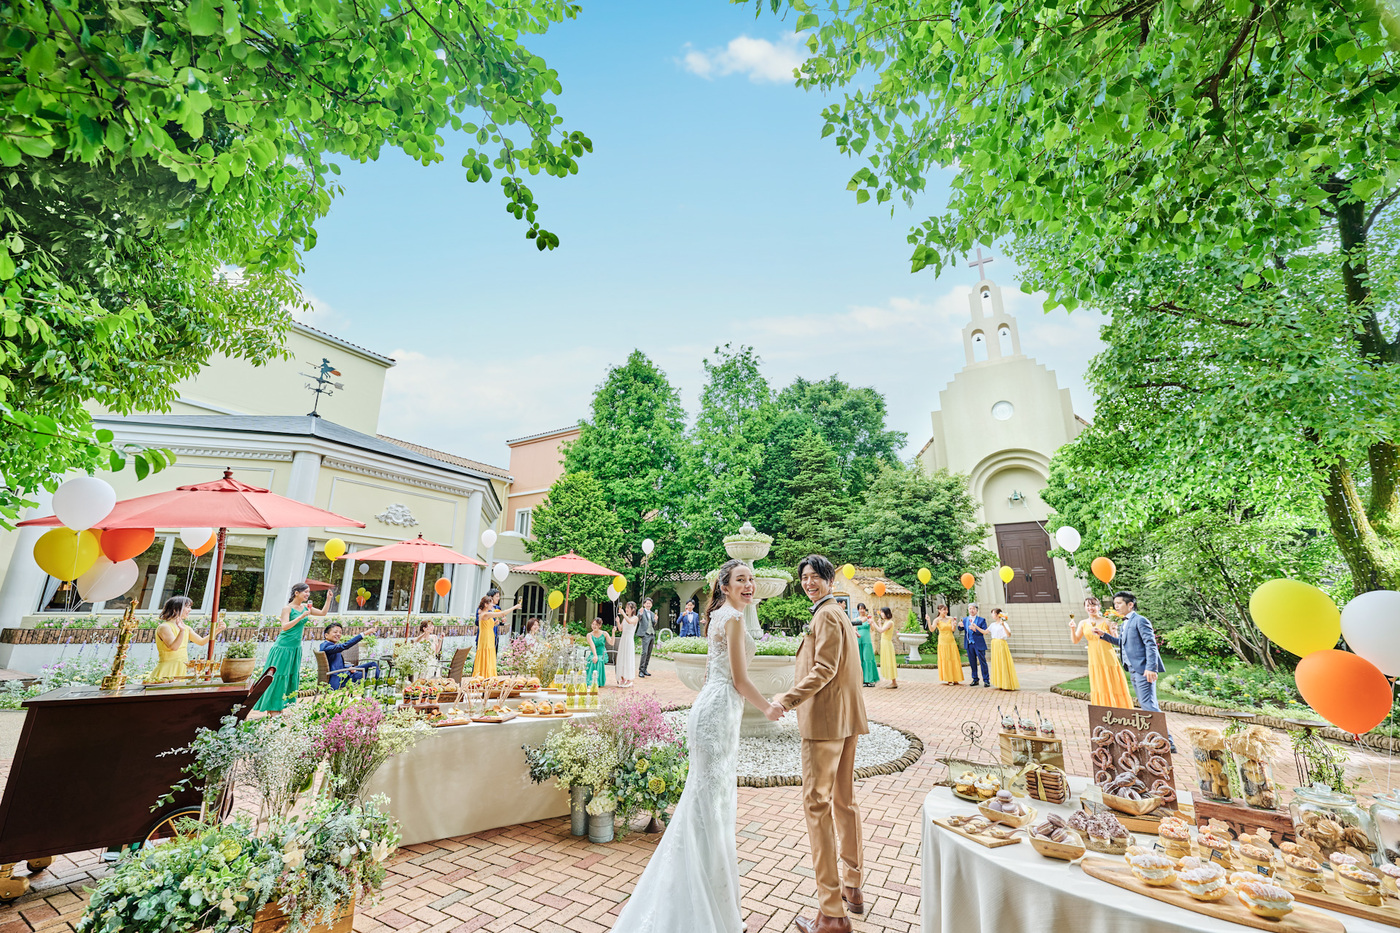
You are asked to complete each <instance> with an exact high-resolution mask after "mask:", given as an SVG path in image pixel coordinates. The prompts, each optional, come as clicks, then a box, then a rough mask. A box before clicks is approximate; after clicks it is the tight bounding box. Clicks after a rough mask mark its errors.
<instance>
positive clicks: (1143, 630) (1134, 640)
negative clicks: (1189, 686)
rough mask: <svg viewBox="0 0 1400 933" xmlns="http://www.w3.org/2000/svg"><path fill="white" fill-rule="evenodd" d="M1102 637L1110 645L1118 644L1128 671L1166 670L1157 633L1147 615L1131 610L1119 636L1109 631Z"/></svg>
mask: <svg viewBox="0 0 1400 933" xmlns="http://www.w3.org/2000/svg"><path fill="white" fill-rule="evenodd" d="M1102 637H1103V640H1104V641H1106V642H1108V643H1109V644H1110V645H1117V646H1118V649H1119V651H1120V652H1121V653H1122V655H1123V666H1124V667H1125V668H1127V669H1128V673H1130V674H1144V673H1146V672H1147V671H1156V672H1157V673H1159V674H1160V673H1162V672H1163V671H1165V670H1166V667H1165V666H1164V665H1163V664H1162V655H1161V653H1160V652H1158V651H1157V633H1156V632H1155V631H1153V629H1152V623H1151V622H1149V621H1147V617H1146V616H1142V615H1139V614H1138V613H1136V612H1130V613H1128V617H1127V618H1126V619H1124V620H1123V627H1122V628H1120V629H1119V630H1118V637H1117V638H1114V637H1113V636H1112V635H1109V634H1108V633H1107V632H1105V633H1104V634H1103V636H1102Z"/></svg>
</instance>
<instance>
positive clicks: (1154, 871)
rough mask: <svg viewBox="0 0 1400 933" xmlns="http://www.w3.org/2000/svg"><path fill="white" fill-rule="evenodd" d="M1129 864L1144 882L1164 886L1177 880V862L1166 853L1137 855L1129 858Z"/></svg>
mask: <svg viewBox="0 0 1400 933" xmlns="http://www.w3.org/2000/svg"><path fill="white" fill-rule="evenodd" d="M1128 866H1129V867H1130V868H1132V870H1133V874H1134V875H1136V876H1137V878H1138V880H1140V881H1141V882H1142V883H1143V884H1150V885H1153V886H1154V887H1163V888H1164V887H1169V886H1170V885H1172V884H1173V883H1175V882H1176V862H1174V861H1173V860H1171V859H1169V858H1167V857H1166V856H1165V855H1157V854H1156V853H1153V852H1148V853H1146V854H1145V855H1135V856H1133V857H1132V858H1130V859H1129V860H1128Z"/></svg>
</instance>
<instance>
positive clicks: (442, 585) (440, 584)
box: [433, 577, 452, 596]
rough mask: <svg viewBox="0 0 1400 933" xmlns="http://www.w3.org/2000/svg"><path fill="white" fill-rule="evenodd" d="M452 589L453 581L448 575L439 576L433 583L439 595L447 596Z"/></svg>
mask: <svg viewBox="0 0 1400 933" xmlns="http://www.w3.org/2000/svg"><path fill="white" fill-rule="evenodd" d="M451 590H452V581H451V580H449V579H447V578H446V577H438V578H437V582H436V583H434V584H433V592H434V593H437V594H438V595H439V596H446V595H447V594H448V593H449V592H451Z"/></svg>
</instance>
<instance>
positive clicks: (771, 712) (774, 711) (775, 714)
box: [763, 703, 787, 722]
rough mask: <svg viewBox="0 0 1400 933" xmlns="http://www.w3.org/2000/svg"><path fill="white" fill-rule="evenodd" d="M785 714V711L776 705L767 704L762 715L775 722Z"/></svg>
mask: <svg viewBox="0 0 1400 933" xmlns="http://www.w3.org/2000/svg"><path fill="white" fill-rule="evenodd" d="M786 712H787V710H785V709H783V708H782V707H781V706H779V705H778V704H777V703H769V704H768V709H767V710H765V711H764V713H763V715H765V716H767V717H768V718H769V719H770V720H771V721H773V722H777V721H778V720H779V719H782V718H783V715H784V714H785V713H786Z"/></svg>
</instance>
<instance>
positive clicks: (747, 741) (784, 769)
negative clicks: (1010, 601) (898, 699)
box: [665, 709, 909, 778]
mask: <svg viewBox="0 0 1400 933" xmlns="http://www.w3.org/2000/svg"><path fill="white" fill-rule="evenodd" d="M665 715H666V718H667V719H668V720H670V721H671V723H673V724H674V725H675V727H676V728H677V729H679V730H680V731H681V732H682V733H684V732H685V720H686V717H687V716H689V715H690V710H688V709H679V710H673V711H672V712H669V713H666V714H665ZM908 751H909V740H908V739H907V738H905V737H904V734H903V733H901V732H899V731H898V730H895V729H891V728H890V727H889V726H886V725H883V724H881V723H878V722H872V723H871V724H870V733H869V734H868V735H863V736H861V737H860V740H859V741H857V742H856V767H857V768H869V767H872V766H874V765H883V764H889V763H890V762H892V761H894V760H895V759H897V758H900V757H902V756H903V755H904V754H905V753H906V752H908ZM739 776H740V777H741V778H745V777H747V778H774V777H793V778H800V777H801V776H802V734H801V733H800V732H798V730H797V714H796V713H788V714H787V715H786V716H784V717H783V718H782V720H781V721H780V722H779V723H778V731H777V733H776V734H774V735H770V736H765V737H763V738H740V739H739Z"/></svg>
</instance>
